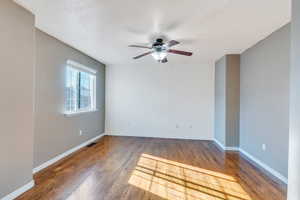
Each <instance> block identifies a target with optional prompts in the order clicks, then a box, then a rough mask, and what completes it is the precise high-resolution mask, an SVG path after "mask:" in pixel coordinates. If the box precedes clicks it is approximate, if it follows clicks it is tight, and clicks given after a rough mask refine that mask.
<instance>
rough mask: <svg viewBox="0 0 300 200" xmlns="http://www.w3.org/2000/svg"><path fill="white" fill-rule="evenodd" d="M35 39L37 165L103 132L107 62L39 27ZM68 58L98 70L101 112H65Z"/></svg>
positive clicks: (35, 155) (99, 107)
mask: <svg viewBox="0 0 300 200" xmlns="http://www.w3.org/2000/svg"><path fill="white" fill-rule="evenodd" d="M36 42H37V59H36V61H37V62H36V65H37V70H36V85H37V86H36V115H35V119H36V123H35V136H34V140H35V142H34V167H37V166H39V165H41V164H42V163H44V162H46V161H48V160H50V159H52V158H53V157H55V156H57V155H59V154H61V153H63V152H65V151H67V150H69V149H71V148H72V147H75V146H77V145H79V144H81V143H83V142H84V141H87V140H88V139H91V138H93V137H95V136H97V135H99V134H102V133H104V116H105V110H104V109H105V106H104V104H105V91H104V90H105V66H104V65H103V64H101V63H99V62H97V61H95V60H93V59H92V58H90V57H88V56H86V55H84V54H83V53H81V52H79V51H77V50H75V49H73V48H71V47H69V46H67V45H65V44H63V43H62V42H60V41H58V40H56V39H54V38H53V37H51V36H49V35H47V34H45V33H43V32H41V31H39V30H37V31H36ZM68 59H71V60H74V61H76V62H79V63H81V64H84V65H86V66H88V67H91V68H94V69H96V70H97V71H98V73H97V108H98V109H99V111H98V112H93V113H86V114H81V115H78V116H73V117H65V116H64V115H63V112H64V96H65V94H64V86H65V78H66V77H65V69H66V62H67V60H68ZM79 130H82V131H83V135H82V136H79Z"/></svg>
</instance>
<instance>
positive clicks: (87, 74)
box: [65, 61, 96, 114]
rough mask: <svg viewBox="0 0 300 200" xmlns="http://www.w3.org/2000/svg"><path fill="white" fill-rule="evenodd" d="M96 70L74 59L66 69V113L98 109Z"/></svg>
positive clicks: (68, 63)
mask: <svg viewBox="0 0 300 200" xmlns="http://www.w3.org/2000/svg"><path fill="white" fill-rule="evenodd" d="M95 73H96V71H94V70H93V69H90V68H87V67H85V66H83V65H81V64H78V63H75V62H73V61H68V62H67V69H66V94H65V95H66V96H65V101H66V102H65V109H66V114H76V113H81V112H91V111H95V110H96V76H95Z"/></svg>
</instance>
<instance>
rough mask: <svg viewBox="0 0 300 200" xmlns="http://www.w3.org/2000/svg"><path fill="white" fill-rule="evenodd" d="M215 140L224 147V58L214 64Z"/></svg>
mask: <svg viewBox="0 0 300 200" xmlns="http://www.w3.org/2000/svg"><path fill="white" fill-rule="evenodd" d="M214 130H215V136H214V137H215V139H216V140H217V141H218V142H220V143H221V144H222V145H223V146H226V56H223V57H222V58H221V59H220V60H218V61H217V62H216V64H215V129H214Z"/></svg>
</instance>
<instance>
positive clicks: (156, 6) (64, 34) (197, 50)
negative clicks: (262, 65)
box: [16, 0, 290, 64]
mask: <svg viewBox="0 0 300 200" xmlns="http://www.w3.org/2000/svg"><path fill="white" fill-rule="evenodd" d="M16 1H17V2H18V3H19V4H21V5H22V6H24V7H25V8H27V9H29V10H31V11H32V12H33V13H34V14H35V15H36V26H37V27H38V28H39V29H41V30H43V31H45V32H46V33H48V34H50V35H52V36H54V37H56V38H58V39H59V40H61V41H63V42H65V43H67V44H69V45H70V46H73V47H75V48H77V49H79V50H81V51H82V52H84V53H86V54H87V55H90V56H91V57H93V58H95V59H97V60H99V61H102V62H104V63H105V64H121V63H122V64H133V63H150V62H151V63H153V62H154V61H153V59H152V58H151V56H149V57H146V58H143V59H141V60H132V57H133V56H135V55H138V54H139V53H143V52H145V50H143V49H134V48H128V45H129V44H143V43H147V42H150V41H151V40H153V39H154V38H155V37H157V36H163V37H164V38H167V39H175V40H178V41H180V42H181V44H180V45H178V46H177V47H176V48H177V49H181V50H189V51H193V52H194V55H193V56H192V57H184V56H174V55H170V56H169V61H170V62H174V63H176V62H181V63H186V62H195V63H203V62H213V61H215V60H216V59H218V58H220V57H221V56H223V55H224V54H226V53H241V52H242V51H244V50H245V49H247V48H249V47H250V46H252V45H253V44H255V43H256V42H258V41H259V40H261V39H263V38H264V37H266V36H267V35H269V34H270V33H272V32H273V31H275V30H276V29H278V28H280V27H281V26H283V25H284V24H286V23H288V22H289V21H290V0H151V1H149V0H16Z"/></svg>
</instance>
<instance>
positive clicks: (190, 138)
mask: <svg viewBox="0 0 300 200" xmlns="http://www.w3.org/2000/svg"><path fill="white" fill-rule="evenodd" d="M106 135H109V136H116V137H135V138H155V139H175V140H200V141H213V139H212V138H195V137H176V136H170V137H162V136H139V135H130V134H122V133H109V132H108V133H107V134H106Z"/></svg>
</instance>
